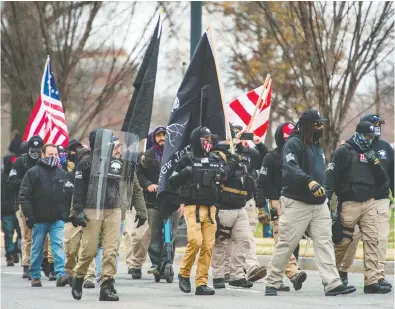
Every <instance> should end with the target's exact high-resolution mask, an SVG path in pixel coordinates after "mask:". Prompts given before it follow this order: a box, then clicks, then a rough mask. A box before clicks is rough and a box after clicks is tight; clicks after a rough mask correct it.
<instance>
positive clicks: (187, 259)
mask: <svg viewBox="0 0 395 309" xmlns="http://www.w3.org/2000/svg"><path fill="white" fill-rule="evenodd" d="M215 213H216V208H215V206H214V205H212V206H210V207H207V206H200V207H199V219H200V222H197V218H196V217H197V216H196V206H195V205H187V206H185V208H184V217H185V222H186V224H187V237H188V244H187V247H186V248H185V255H184V259H183V261H182V263H181V267H180V275H181V276H183V277H185V278H189V277H190V276H191V269H192V266H193V263H195V259H196V255H197V253H198V252H199V250H200V254H199V260H198V264H197V270H196V287H198V286H202V285H207V281H208V271H209V268H210V263H211V254H212V250H213V247H214V244H215V232H216V230H217V224H216V221H215Z"/></svg>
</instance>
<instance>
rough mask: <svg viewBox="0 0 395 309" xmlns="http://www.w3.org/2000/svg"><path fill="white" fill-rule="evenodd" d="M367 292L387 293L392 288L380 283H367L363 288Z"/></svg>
mask: <svg viewBox="0 0 395 309" xmlns="http://www.w3.org/2000/svg"><path fill="white" fill-rule="evenodd" d="M363 292H364V293H365V294H386V293H389V292H391V288H390V287H388V286H384V285H380V283H373V284H369V285H365V287H364V288H363Z"/></svg>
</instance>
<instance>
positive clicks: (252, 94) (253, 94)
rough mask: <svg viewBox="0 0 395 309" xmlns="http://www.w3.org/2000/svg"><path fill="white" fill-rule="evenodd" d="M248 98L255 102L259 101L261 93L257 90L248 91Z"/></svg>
mask: <svg viewBox="0 0 395 309" xmlns="http://www.w3.org/2000/svg"><path fill="white" fill-rule="evenodd" d="M247 98H248V99H249V100H250V101H251V102H252V103H253V104H254V105H256V103H258V99H259V95H258V94H257V93H256V92H255V90H253V91H250V92H249V93H247Z"/></svg>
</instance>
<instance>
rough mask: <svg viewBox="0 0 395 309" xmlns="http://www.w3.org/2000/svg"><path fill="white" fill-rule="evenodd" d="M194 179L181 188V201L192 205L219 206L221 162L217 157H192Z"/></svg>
mask: <svg viewBox="0 0 395 309" xmlns="http://www.w3.org/2000/svg"><path fill="white" fill-rule="evenodd" d="M191 160H192V177H191V178H190V180H188V182H187V184H186V185H183V186H181V188H180V199H182V200H186V201H188V202H189V203H190V204H197V205H199V204H202V205H206V204H210V205H212V204H217V203H218V200H219V196H218V193H219V190H218V187H219V180H220V162H219V159H218V158H215V157H203V158H197V157H192V158H191Z"/></svg>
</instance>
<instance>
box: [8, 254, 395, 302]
mask: <svg viewBox="0 0 395 309" xmlns="http://www.w3.org/2000/svg"><path fill="white" fill-rule="evenodd" d="M147 268H148V265H145V270H144V274H143V279H142V280H132V279H131V277H130V276H129V275H127V268H126V266H125V263H124V262H123V263H121V265H120V269H119V273H118V275H117V276H116V289H117V291H118V295H119V297H120V301H119V302H114V303H109V302H100V301H99V300H98V297H99V296H98V295H99V288H98V287H96V288H95V289H89V290H84V294H83V298H82V300H80V301H75V300H74V299H73V298H72V296H71V289H70V287H69V286H67V287H63V288H57V287H56V286H55V282H49V281H47V278H46V277H44V279H43V287H42V288H32V287H30V281H28V280H27V279H22V278H21V267H20V266H16V267H3V266H2V267H1V277H2V278H1V308H2V309H47V308H48V309H54V308H56V309H80V308H81V309H104V308H105V309H112V308H114V309H133V308H136V309H166V308H169V309H170V308H171V309H176V308H190V309H195V308H196V309H222V308H227V309H230V308H232V309H239V308H240V309H250V308H251V309H252V308H253V309H256V308H263V307H265V308H278V309H307V308H312V309H313V308H347V309H351V308H353V309H354V308H355V309H368V308H371V309H378V308H379V309H387V308H388V309H389V308H394V293H393V292H392V293H389V294H385V295H380V296H377V295H375V296H372V295H365V294H364V293H363V275H362V274H351V275H350V278H349V279H350V284H354V285H355V286H356V287H357V292H356V293H354V294H350V295H346V296H337V297H326V296H324V291H323V286H322V284H321V279H320V277H319V274H318V272H316V271H308V272H307V273H308V278H307V281H306V282H305V284H304V286H303V289H302V290H300V291H298V292H296V291H294V290H291V292H282V293H281V294H279V296H277V297H267V296H265V295H264V291H265V285H264V284H263V283H261V282H258V283H255V285H254V287H253V288H251V289H233V288H227V289H225V290H220V291H217V294H216V295H215V296H195V295H194V293H191V294H184V293H182V292H181V291H180V290H179V289H178V280H177V279H175V281H174V282H173V283H172V284H168V283H166V282H164V281H163V282H160V283H155V282H154V280H153V278H152V277H151V276H150V275H147V274H146V269H147ZM176 271H177V269H176ZM388 279H389V280H391V281H394V276H388ZM210 280H211V279H210ZM285 281H286V284H289V281H288V279H285ZM210 284H211V281H210Z"/></svg>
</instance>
